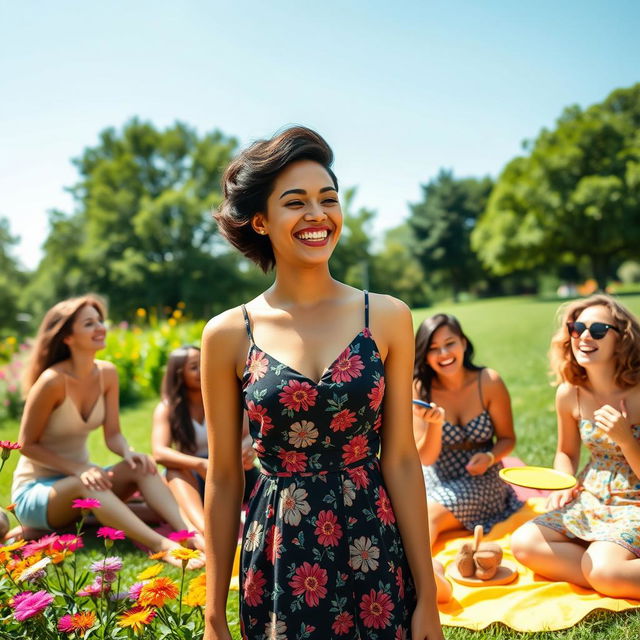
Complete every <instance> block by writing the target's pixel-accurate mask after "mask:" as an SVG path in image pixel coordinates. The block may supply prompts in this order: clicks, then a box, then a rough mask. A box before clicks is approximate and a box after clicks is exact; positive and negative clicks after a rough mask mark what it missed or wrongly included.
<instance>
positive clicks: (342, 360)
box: [331, 347, 364, 382]
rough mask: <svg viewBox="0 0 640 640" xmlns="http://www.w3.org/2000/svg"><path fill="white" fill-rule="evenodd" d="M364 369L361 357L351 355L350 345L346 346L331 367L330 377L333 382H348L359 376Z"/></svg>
mask: <svg viewBox="0 0 640 640" xmlns="http://www.w3.org/2000/svg"><path fill="white" fill-rule="evenodd" d="M363 369H364V364H363V363H362V358H361V357H360V356H358V355H354V356H352V355H351V347H347V348H346V349H345V350H344V351H343V352H342V353H341V354H340V355H339V356H338V358H337V360H336V361H335V362H334V364H333V366H332V367H331V379H332V380H333V381H334V382H350V381H351V380H352V379H353V378H359V377H360V376H361V375H362V374H361V373H360V372H361V371H362V370H363Z"/></svg>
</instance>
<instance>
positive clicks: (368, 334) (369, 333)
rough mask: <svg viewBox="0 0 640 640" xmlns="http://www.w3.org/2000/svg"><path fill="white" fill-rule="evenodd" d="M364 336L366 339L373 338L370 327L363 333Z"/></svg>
mask: <svg viewBox="0 0 640 640" xmlns="http://www.w3.org/2000/svg"><path fill="white" fill-rule="evenodd" d="M361 333H362V336H363V337H364V338H370V337H371V331H370V330H369V327H365V328H364V329H363V330H362V331H361Z"/></svg>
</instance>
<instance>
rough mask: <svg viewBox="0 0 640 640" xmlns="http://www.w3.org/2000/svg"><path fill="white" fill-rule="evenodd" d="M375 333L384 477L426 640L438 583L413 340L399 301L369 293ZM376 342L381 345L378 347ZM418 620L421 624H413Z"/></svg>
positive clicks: (435, 622)
mask: <svg viewBox="0 0 640 640" xmlns="http://www.w3.org/2000/svg"><path fill="white" fill-rule="evenodd" d="M372 298H373V301H374V302H375V303H376V304H375V307H373V312H372V318H373V323H372V324H373V329H372V331H373V334H374V335H376V336H378V335H381V336H382V338H383V340H384V344H385V345H386V358H385V361H384V367H385V378H386V379H385V386H386V391H385V396H384V405H383V419H382V451H381V455H380V461H381V468H382V475H383V477H384V480H385V484H386V486H387V488H388V491H389V497H390V499H391V503H392V505H393V509H394V512H395V515H396V519H397V522H398V528H399V530H400V535H401V537H402V542H403V545H404V549H405V553H406V554H407V559H408V561H409V566H410V569H411V575H412V576H413V581H414V584H415V587H416V592H417V597H418V607H417V609H416V614H414V620H413V622H412V628H413V630H414V632H415V633H417V634H419V635H418V636H417V637H420V640H422V638H423V637H428V638H429V640H435V639H439V638H442V631H441V628H440V624H439V617H438V609H437V607H436V587H435V581H434V576H433V567H432V564H431V556H430V553H429V549H430V546H431V545H430V542H429V530H428V526H427V499H426V494H425V487H424V480H423V476H422V471H421V469H420V460H419V458H418V452H417V450H416V445H415V442H414V439H413V433H412V428H411V392H412V381H411V371H412V364H413V359H414V340H413V327H412V320H411V312H410V311H409V309H408V308H407V307H406V305H405V304H404V303H402V302H400V301H399V300H395V299H394V298H391V297H388V296H372ZM379 346H380V345H379ZM416 620H417V621H418V623H419V626H418V627H416V626H415V625H416Z"/></svg>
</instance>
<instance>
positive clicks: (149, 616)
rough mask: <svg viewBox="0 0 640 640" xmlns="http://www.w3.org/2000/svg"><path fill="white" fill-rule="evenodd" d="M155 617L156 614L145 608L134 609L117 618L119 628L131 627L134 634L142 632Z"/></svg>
mask: <svg viewBox="0 0 640 640" xmlns="http://www.w3.org/2000/svg"><path fill="white" fill-rule="evenodd" d="M155 617H156V612H155V611H153V610H152V609H147V608H146V607H134V608H133V609H129V611H125V612H124V613H123V614H122V615H121V616H118V626H119V627H131V628H132V629H133V630H134V631H135V632H136V633H138V632H139V631H142V628H143V627H144V625H145V624H149V623H150V622H151V621H152V620H153V619H154V618H155Z"/></svg>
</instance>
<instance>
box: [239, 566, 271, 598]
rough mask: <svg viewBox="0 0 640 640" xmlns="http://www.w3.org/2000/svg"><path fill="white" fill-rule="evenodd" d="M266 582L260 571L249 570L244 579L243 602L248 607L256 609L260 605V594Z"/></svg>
mask: <svg viewBox="0 0 640 640" xmlns="http://www.w3.org/2000/svg"><path fill="white" fill-rule="evenodd" d="M265 584H267V581H266V579H265V577H264V575H263V573H262V570H261V569H258V571H254V570H253V569H249V570H248V571H247V573H246V575H245V577H244V601H245V602H246V603H247V604H248V605H249V606H250V607H257V606H258V605H260V604H262V594H263V593H264V585H265Z"/></svg>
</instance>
